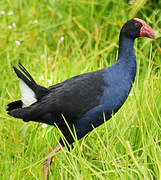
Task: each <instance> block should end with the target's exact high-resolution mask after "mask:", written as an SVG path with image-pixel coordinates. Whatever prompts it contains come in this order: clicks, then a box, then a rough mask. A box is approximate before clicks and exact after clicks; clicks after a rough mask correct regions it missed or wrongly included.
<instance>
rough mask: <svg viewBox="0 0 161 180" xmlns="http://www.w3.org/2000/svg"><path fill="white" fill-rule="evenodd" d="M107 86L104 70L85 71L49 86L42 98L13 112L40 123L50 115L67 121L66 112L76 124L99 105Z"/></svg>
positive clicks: (57, 120) (59, 121)
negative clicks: (46, 93)
mask: <svg viewBox="0 0 161 180" xmlns="http://www.w3.org/2000/svg"><path fill="white" fill-rule="evenodd" d="M104 86H105V83H104V77H103V71H95V72H90V73H86V74H82V75H79V76H76V77H73V78H70V79H68V80H66V81H64V82H62V83H60V84H57V85H55V86H52V87H49V90H50V93H49V94H48V95H46V96H44V97H43V98H42V99H41V100H40V101H38V102H36V103H34V104H33V105H31V106H29V107H27V108H20V109H19V110H18V109H17V113H16V110H13V112H9V114H11V115H12V116H14V117H17V118H22V119H24V120H26V121H29V120H33V121H38V122H43V121H42V120H41V119H44V121H45V118H43V117H46V116H47V117H48V118H51V119H50V120H51V121H53V123H58V124H59V123H60V124H61V123H62V124H63V123H64V120H63V118H62V114H63V115H64V116H65V118H66V119H67V121H68V122H70V123H73V122H74V121H76V120H78V119H80V118H81V117H82V116H83V115H84V114H85V113H86V112H88V111H89V110H90V109H92V108H94V107H96V106H98V105H99V102H100V98H101V96H102V94H103V88H104ZM49 114H50V115H49ZM45 123H47V122H45ZM48 124H49V123H48ZM50 124H51V123H50Z"/></svg>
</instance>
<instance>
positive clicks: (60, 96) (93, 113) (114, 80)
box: [6, 18, 156, 179]
mask: <svg viewBox="0 0 161 180" xmlns="http://www.w3.org/2000/svg"><path fill="white" fill-rule="evenodd" d="M139 37H147V38H150V39H156V38H155V33H154V31H153V30H152V28H151V27H150V26H149V25H147V24H146V23H145V22H144V21H143V20H141V19H139V18H133V19H130V20H128V21H127V22H126V23H125V24H124V25H123V26H122V28H121V31H120V35H119V50H118V58H117V60H116V61H115V62H114V63H113V64H112V65H110V66H108V67H104V68H103V69H99V70H97V71H92V72H87V73H84V74H80V75H77V76H75V77H72V78H69V79H67V80H65V81H63V82H60V83H58V84H55V85H53V86H49V87H48V88H46V87H43V86H40V85H38V84H37V83H36V82H35V80H34V79H33V78H32V76H31V75H30V74H29V72H28V71H27V70H26V69H25V67H24V66H23V65H22V64H21V63H19V69H18V68H16V67H13V69H14V71H15V73H16V74H17V76H18V78H19V79H20V91H21V96H22V98H21V100H17V101H14V102H11V103H9V104H8V105H7V109H6V110H7V113H8V114H9V115H10V116H13V117H15V118H20V119H23V121H25V122H28V121H35V122H40V123H46V124H49V125H53V126H56V127H58V128H59V129H60V131H61V132H62V134H63V136H64V137H65V140H64V139H63V138H60V140H59V143H58V145H57V147H56V148H55V149H54V150H53V151H52V152H51V153H50V154H49V155H48V156H47V158H46V162H45V166H44V168H43V177H44V178H45V179H47V178H48V174H49V165H50V163H51V161H52V159H53V157H54V155H55V153H57V152H58V151H60V150H61V149H62V148H63V147H64V146H67V147H68V146H70V145H72V144H73V142H74V141H75V136H76V139H78V140H79V139H81V138H82V137H84V136H85V135H86V134H88V133H89V132H91V131H92V130H93V129H94V128H97V127H98V126H100V125H101V124H103V123H104V122H105V120H106V121H107V120H109V119H110V118H111V117H112V115H113V114H115V113H116V112H117V111H118V110H119V109H120V108H121V106H122V105H123V104H124V102H125V101H126V99H127V97H128V95H129V93H130V90H131V88H132V85H133V83H134V81H135V76H136V69H137V64H136V56H135V52H134V40H135V39H136V38H139ZM104 117H105V118H104ZM104 119H105V120H104Z"/></svg>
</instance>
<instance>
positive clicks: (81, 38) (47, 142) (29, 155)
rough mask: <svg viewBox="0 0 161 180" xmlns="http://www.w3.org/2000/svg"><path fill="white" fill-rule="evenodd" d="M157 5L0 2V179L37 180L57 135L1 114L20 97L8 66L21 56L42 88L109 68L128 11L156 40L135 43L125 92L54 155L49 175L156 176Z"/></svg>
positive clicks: (159, 164) (159, 107) (160, 41)
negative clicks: (133, 69) (108, 112)
mask: <svg viewBox="0 0 161 180" xmlns="http://www.w3.org/2000/svg"><path fill="white" fill-rule="evenodd" d="M2 10H3V11H5V14H4V15H2V13H3V12H2ZM11 11H12V12H13V15H10V16H9V15H8V12H11ZM160 11H161V2H158V3H154V2H153V1H146V0H137V1H136V3H135V4H132V5H129V4H128V2H126V1H121V0H120V1H115V0H108V1H107V0H66V1H65V0H64V1H63V0H55V1H54V0H49V1H47V0H44V1H38V0H33V1H22V0H14V1H11V0H7V1H5V0H2V1H0V12H1V14H0V39H1V41H0V63H1V66H0V75H1V77H0V94H1V96H0V107H1V108H0V124H1V125H0V179H2V180H8V179H10V180H12V179H16V180H19V179H24V180H30V179H41V176H42V168H43V160H44V158H45V156H46V155H47V154H48V153H49V152H51V151H52V150H53V149H54V147H55V146H56V145H57V142H58V140H59V137H60V135H59V131H58V130H56V128H54V127H51V126H47V127H46V128H42V125H41V124H37V123H34V122H29V123H24V122H23V121H22V120H20V119H15V118H12V117H10V116H8V115H7V114H6V111H5V109H6V105H7V103H9V102H11V101H13V100H16V99H19V98H20V90H19V82H18V78H17V77H16V75H15V74H14V72H13V69H12V66H13V65H15V66H16V65H17V64H18V62H19V61H21V63H23V65H24V66H25V67H26V68H27V69H28V70H29V72H31V74H32V75H33V77H34V78H35V80H36V81H37V82H38V83H39V84H41V85H44V86H49V85H51V84H50V82H48V80H51V81H52V84H56V83H58V82H61V81H63V80H65V79H67V78H69V77H72V76H75V75H78V74H80V73H85V72H89V71H93V70H97V69H100V68H103V67H105V66H108V65H110V64H112V63H114V61H115V60H116V58H117V53H118V37H119V31H120V28H121V26H122V25H123V24H124V23H125V22H126V21H127V20H128V19H130V18H132V17H138V18H141V19H144V20H145V21H146V22H147V23H148V24H149V25H150V26H151V27H152V28H153V29H154V31H155V33H156V36H157V40H156V41H153V40H150V39H147V38H140V39H137V40H136V42H135V52H136V56H137V64H138V67H137V77H136V81H135V84H134V86H133V89H132V91H131V93H130V95H131V96H129V98H128V99H127V101H126V102H125V104H124V105H123V107H122V108H121V110H120V111H119V112H118V113H117V114H116V115H115V116H113V117H112V119H111V120H110V121H108V122H107V123H104V124H103V125H101V126H100V127H98V128H97V129H95V130H93V131H92V132H91V133H90V134H89V135H88V137H86V138H83V139H82V140H81V141H79V142H76V143H75V147H74V149H73V150H72V151H71V152H68V151H67V150H66V149H64V150H63V151H61V152H59V153H58V154H57V155H56V156H55V158H54V163H53V164H52V166H51V169H50V179H54V180H55V179H56V180H59V179H78V180H86V179H89V180H90V179H91V180H93V179H101V180H102V179H109V180H119V179H123V180H124V179H129V180H132V179H146V180H148V179H155V180H159V179H161V83H160V82H161V69H160V68H161V46H160V45H161V28H160V27H161V15H160ZM35 20H37V21H38V22H36V21H35ZM13 23H15V24H16V27H13ZM9 25H12V29H9ZM61 37H64V40H63V41H59V40H60V39H61ZM16 40H17V41H19V42H20V45H19V46H18V45H16V42H15V41H16ZM44 54H45V56H42V55H44ZM48 59H49V60H48ZM42 75H43V76H44V80H41V78H40V77H41V76H42ZM94 157H97V158H98V160H97V161H93V160H92V159H93V158H94Z"/></svg>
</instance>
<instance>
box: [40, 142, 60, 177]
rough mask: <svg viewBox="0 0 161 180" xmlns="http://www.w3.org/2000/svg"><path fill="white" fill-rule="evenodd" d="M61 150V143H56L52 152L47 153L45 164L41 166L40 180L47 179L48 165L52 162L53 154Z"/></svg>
mask: <svg viewBox="0 0 161 180" xmlns="http://www.w3.org/2000/svg"><path fill="white" fill-rule="evenodd" d="M60 150H61V145H58V146H57V147H56V148H55V149H54V151H53V152H51V153H50V154H48V155H47V159H46V160H45V166H44V168H43V176H42V180H48V177H49V166H50V164H51V162H52V159H53V157H54V155H55V154H56V153H57V152H59V151H60Z"/></svg>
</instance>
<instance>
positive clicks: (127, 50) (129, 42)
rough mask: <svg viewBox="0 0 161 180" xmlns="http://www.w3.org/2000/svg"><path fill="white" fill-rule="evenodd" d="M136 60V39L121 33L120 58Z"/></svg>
mask: <svg viewBox="0 0 161 180" xmlns="http://www.w3.org/2000/svg"><path fill="white" fill-rule="evenodd" d="M133 59H134V60H135V53H134V39H132V38H130V37H128V36H126V35H125V34H123V33H120V38H119V54H118V60H124V61H131V60H133Z"/></svg>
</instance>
